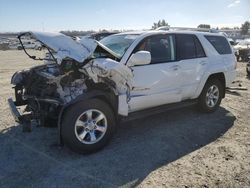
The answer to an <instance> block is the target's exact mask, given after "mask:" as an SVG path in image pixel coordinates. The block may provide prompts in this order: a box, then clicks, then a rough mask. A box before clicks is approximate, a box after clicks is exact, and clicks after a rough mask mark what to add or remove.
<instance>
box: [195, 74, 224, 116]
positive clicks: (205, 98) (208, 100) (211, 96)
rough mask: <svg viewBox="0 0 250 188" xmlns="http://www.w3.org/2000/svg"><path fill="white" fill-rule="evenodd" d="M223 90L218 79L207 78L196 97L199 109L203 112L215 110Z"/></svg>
mask: <svg viewBox="0 0 250 188" xmlns="http://www.w3.org/2000/svg"><path fill="white" fill-rule="evenodd" d="M224 92H225V91H224V87H223V85H222V83H221V81H220V80H218V79H210V80H208V81H207V83H206V84H205V86H204V88H203V90H202V93H201V95H200V97H199V99H198V107H199V109H200V110H201V111H203V112H214V111H215V110H217V109H218V107H219V106H220V103H221V100H222V96H223V93H224Z"/></svg>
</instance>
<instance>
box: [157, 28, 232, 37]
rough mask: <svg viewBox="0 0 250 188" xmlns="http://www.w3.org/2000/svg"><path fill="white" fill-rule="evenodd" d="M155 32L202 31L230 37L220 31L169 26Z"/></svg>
mask: <svg viewBox="0 0 250 188" xmlns="http://www.w3.org/2000/svg"><path fill="white" fill-rule="evenodd" d="M155 30H157V31H171V30H174V31H178V30H181V31H183V30H185V31H200V32H209V33H220V34H222V35H224V36H225V37H228V36H227V34H226V33H225V32H223V31H220V30H218V29H206V28H192V27H168V26H162V27H158V28H156V29H155Z"/></svg>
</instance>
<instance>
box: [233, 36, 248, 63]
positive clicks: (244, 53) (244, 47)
mask: <svg viewBox="0 0 250 188" xmlns="http://www.w3.org/2000/svg"><path fill="white" fill-rule="evenodd" d="M234 50H235V55H236V57H237V61H239V60H242V61H248V58H249V56H250V39H245V40H242V41H240V42H239V43H238V44H237V45H235V46H234Z"/></svg>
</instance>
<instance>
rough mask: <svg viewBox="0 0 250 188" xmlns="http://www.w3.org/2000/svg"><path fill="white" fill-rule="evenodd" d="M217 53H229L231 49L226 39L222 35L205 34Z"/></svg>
mask: <svg viewBox="0 0 250 188" xmlns="http://www.w3.org/2000/svg"><path fill="white" fill-rule="evenodd" d="M205 37H206V39H207V40H208V41H209V42H210V43H211V44H212V45H213V47H214V48H215V49H216V51H217V52H218V53H219V54H231V53H232V50H231V48H230V46H229V43H228V41H227V39H226V38H225V37H223V36H208V35H207V36H205Z"/></svg>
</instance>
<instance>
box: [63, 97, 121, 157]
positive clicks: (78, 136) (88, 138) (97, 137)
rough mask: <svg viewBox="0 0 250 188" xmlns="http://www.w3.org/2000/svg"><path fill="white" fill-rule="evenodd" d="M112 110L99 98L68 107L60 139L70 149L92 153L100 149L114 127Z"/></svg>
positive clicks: (109, 137)
mask: <svg viewBox="0 0 250 188" xmlns="http://www.w3.org/2000/svg"><path fill="white" fill-rule="evenodd" d="M115 124H116V122H115V117H114V112H113V110H112V109H111V108H110V106H109V105H108V104H107V103H105V102H103V101H102V100H99V99H90V100H86V101H82V102H79V103H76V104H74V105H73V106H72V107H70V108H69V109H68V110H67V111H66V113H65V115H64V117H63V121H62V132H61V133H62V139H63V142H64V143H65V145H66V146H68V147H69V148H70V149H71V150H73V151H75V152H77V153H81V154H87V153H93V152H96V151H98V150H100V149H102V148H103V147H104V146H105V145H106V144H107V143H108V141H109V140H110V139H111V137H112V136H113V133H114V131H115V127H116V125H115Z"/></svg>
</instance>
